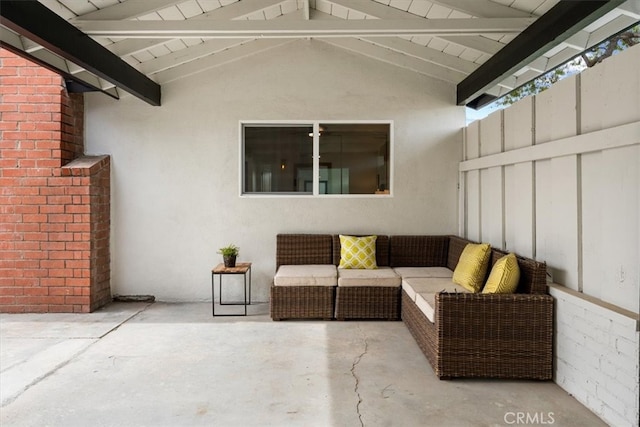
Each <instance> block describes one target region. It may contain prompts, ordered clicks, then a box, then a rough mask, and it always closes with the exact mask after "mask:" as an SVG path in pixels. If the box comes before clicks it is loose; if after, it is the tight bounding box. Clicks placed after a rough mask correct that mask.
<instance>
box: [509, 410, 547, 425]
mask: <svg viewBox="0 0 640 427" xmlns="http://www.w3.org/2000/svg"><path fill="white" fill-rule="evenodd" d="M504 422H505V423H507V424H509V425H551V424H554V423H555V422H556V420H555V418H553V412H507V413H506V414H504Z"/></svg>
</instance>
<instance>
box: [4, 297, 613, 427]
mask: <svg viewBox="0 0 640 427" xmlns="http://www.w3.org/2000/svg"><path fill="white" fill-rule="evenodd" d="M225 308H227V307H225ZM229 308H237V307H229ZM216 310H217V308H216ZM249 314H250V315H249V316H247V317H216V318H213V317H212V316H211V304H210V303H190V304H164V303H155V304H146V303H113V304H111V305H109V306H107V307H105V308H104V309H102V310H99V311H97V312H95V313H92V314H18V315H9V314H3V315H0V345H1V353H0V356H1V358H0V369H1V376H0V387H1V388H0V398H1V414H0V425H2V426H65V427H67V426H212V425H215V426H498V425H523V424H528V425H536V424H537V425H545V424H546V425H554V426H596V425H605V424H604V423H603V422H602V421H601V420H600V419H599V418H598V417H596V416H595V415H594V414H593V413H591V412H590V411H589V410H588V409H586V408H585V407H584V406H582V405H581V404H580V403H578V402H577V401H576V400H575V399H573V398H572V397H571V396H569V395H568V394H567V393H566V392H565V391H563V390H562V389H560V388H559V387H558V386H557V385H555V384H554V383H552V382H533V381H495V380H452V381H440V380H438V379H437V378H436V377H435V376H434V374H433V371H432V369H431V367H430V365H429V364H428V362H427V360H426V358H425V357H424V355H423V354H422V353H421V352H420V350H419V348H418V346H417V345H416V343H415V341H414V340H413V338H412V337H411V335H410V334H409V331H408V330H407V328H406V327H405V326H404V324H403V323H402V322H356V321H349V322H325V321H317V322H316V321H283V322H273V321H271V320H270V318H269V316H268V305H267V304H254V305H252V306H250V307H249Z"/></svg>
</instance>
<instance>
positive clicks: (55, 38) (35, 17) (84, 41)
mask: <svg viewBox="0 0 640 427" xmlns="http://www.w3.org/2000/svg"><path fill="white" fill-rule="evenodd" d="M0 24H2V25H4V26H5V27H7V28H9V29H10V30H12V31H15V32H17V33H18V34H21V35H23V36H25V37H27V38H29V39H31V40H33V41H34V42H36V43H38V44H40V45H42V46H43V47H45V48H47V49H49V50H50V51H52V52H53V53H55V54H57V55H60V56H61V57H63V58H65V59H67V60H69V61H71V62H73V63H75V64H77V65H79V66H81V67H82V68H84V69H86V70H88V71H90V72H91V73H93V74H95V75H97V76H98V77H101V78H103V79H105V80H107V81H109V82H111V83H113V84H114V85H116V86H118V87H121V88H122V89H124V90H126V91H127V92H130V93H131V94H133V95H135V96H136V97H138V98H140V99H142V100H143V101H145V102H147V103H149V104H151V105H156V106H158V105H160V86H159V85H158V84H157V83H155V82H154V81H153V80H151V79H149V78H148V77H147V76H145V75H144V74H142V73H140V72H139V71H138V70H136V69H135V68H133V67H132V66H131V65H129V64H127V63H126V62H125V61H123V60H122V59H120V58H119V57H118V56H116V55H114V54H113V53H111V52H110V51H109V50H108V49H106V48H105V47H103V46H102V45H100V43H98V42H96V41H95V40H93V39H92V38H90V37H89V36H87V35H86V34H84V33H83V32H82V31H80V30H78V29H77V28H76V27H74V26H73V25H71V24H70V23H68V22H67V21H66V20H65V19H64V18H62V17H60V16H58V15H57V14H56V13H54V12H52V11H51V10H50V9H48V8H47V7H46V6H44V5H43V4H41V3H39V2H38V1H37V0H3V1H2V7H1V8H0Z"/></svg>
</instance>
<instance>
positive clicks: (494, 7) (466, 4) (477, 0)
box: [431, 0, 531, 18]
mask: <svg viewBox="0 0 640 427" xmlns="http://www.w3.org/2000/svg"><path fill="white" fill-rule="evenodd" d="M431 1H432V2H433V3H437V4H440V5H442V6H445V7H448V8H450V9H453V10H457V11H459V12H463V13H467V14H469V15H471V16H476V17H478V18H524V17H531V14H529V13H527V12H523V11H521V10H518V9H514V8H513V7H509V6H505V5H502V4H499V3H495V2H492V1H490V0H431Z"/></svg>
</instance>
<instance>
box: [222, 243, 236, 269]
mask: <svg viewBox="0 0 640 427" xmlns="http://www.w3.org/2000/svg"><path fill="white" fill-rule="evenodd" d="M239 250H240V248H239V247H237V246H236V245H234V244H233V243H232V244H230V245H228V246H224V247H222V248H220V249H219V250H218V253H219V254H222V259H223V260H224V266H225V267H227V268H229V267H235V266H236V257H237V256H238V251H239Z"/></svg>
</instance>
